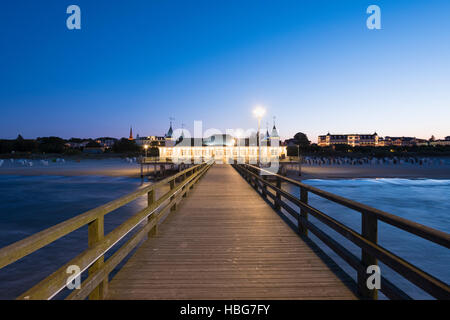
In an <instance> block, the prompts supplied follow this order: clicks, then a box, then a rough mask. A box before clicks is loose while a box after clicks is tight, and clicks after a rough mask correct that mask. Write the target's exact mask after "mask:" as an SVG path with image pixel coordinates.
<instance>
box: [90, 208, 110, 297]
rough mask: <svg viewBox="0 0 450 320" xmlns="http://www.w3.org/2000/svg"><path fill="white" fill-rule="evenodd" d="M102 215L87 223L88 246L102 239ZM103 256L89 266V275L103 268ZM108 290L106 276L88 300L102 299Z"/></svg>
mask: <svg viewBox="0 0 450 320" xmlns="http://www.w3.org/2000/svg"><path fill="white" fill-rule="evenodd" d="M104 220H105V218H104V216H103V215H101V216H99V217H98V218H97V219H95V220H94V221H92V222H90V223H89V224H88V246H89V248H92V247H93V246H95V245H96V244H97V243H99V242H100V241H102V240H103V237H104V235H105V233H104ZM103 265H104V257H103V256H101V257H99V258H98V259H97V260H96V261H95V262H94V263H93V264H92V266H91V267H90V268H89V275H91V274H93V273H95V272H96V271H97V270H100V269H101V268H103ZM107 291H108V277H106V278H105V279H104V280H103V281H102V282H101V283H100V284H99V285H98V286H97V287H96V288H95V289H94V290H93V291H92V292H91V294H90V295H89V300H102V299H104V298H105V296H106V293H107Z"/></svg>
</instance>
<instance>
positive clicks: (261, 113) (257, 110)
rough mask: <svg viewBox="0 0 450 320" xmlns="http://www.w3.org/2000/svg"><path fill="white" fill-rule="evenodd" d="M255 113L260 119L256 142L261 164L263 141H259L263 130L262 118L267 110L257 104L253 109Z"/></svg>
mask: <svg viewBox="0 0 450 320" xmlns="http://www.w3.org/2000/svg"><path fill="white" fill-rule="evenodd" d="M253 114H254V115H255V117H256V118H257V119H258V135H257V136H256V143H257V146H258V166H259V165H260V161H261V143H260V141H259V140H260V130H261V118H262V117H263V116H264V115H265V114H266V110H265V109H264V108H263V107H261V106H257V107H256V108H255V109H253Z"/></svg>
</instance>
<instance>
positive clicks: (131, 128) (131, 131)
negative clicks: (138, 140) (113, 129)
mask: <svg viewBox="0 0 450 320" xmlns="http://www.w3.org/2000/svg"><path fill="white" fill-rule="evenodd" d="M128 140H134V139H133V127H132V126H130V137H129V138H128Z"/></svg>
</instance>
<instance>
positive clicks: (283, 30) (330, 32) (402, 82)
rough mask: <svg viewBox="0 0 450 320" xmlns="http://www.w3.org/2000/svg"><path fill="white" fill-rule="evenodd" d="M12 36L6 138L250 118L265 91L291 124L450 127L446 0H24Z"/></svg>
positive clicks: (149, 131)
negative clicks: (374, 16)
mask: <svg viewBox="0 0 450 320" xmlns="http://www.w3.org/2000/svg"><path fill="white" fill-rule="evenodd" d="M71 4H77V5H79V6H80V8H81V13H82V29H81V30H76V31H70V30H68V29H67V28H66V18H67V16H68V15H67V14H66V8H67V6H69V5H71ZM371 4H376V5H378V6H380V8H381V14H382V30H368V29H367V28H366V19H367V17H368V15H367V14H366V8H367V7H368V6H369V5H371ZM0 44H1V47H0V49H1V50H0V70H1V73H0V111H1V118H0V138H15V137H16V136H17V134H19V133H21V134H22V135H23V136H24V137H27V138H34V137H38V136H49V135H56V136H61V137H64V138H70V137H97V136H114V137H122V136H126V135H127V134H128V131H129V127H130V125H132V126H133V130H134V132H135V133H139V134H140V135H162V134H164V132H165V131H166V130H167V127H168V121H169V120H168V118H169V117H175V118H176V120H175V126H176V127H180V126H181V122H184V123H185V124H186V128H188V129H190V130H192V128H193V122H194V120H202V121H203V128H204V129H207V128H217V129H220V130H223V131H225V129H229V128H244V129H248V128H252V127H255V126H256V120H255V119H254V118H253V116H252V112H251V111H252V108H253V106H254V105H255V104H262V105H264V106H266V108H267V117H266V119H264V120H263V123H264V126H265V123H266V121H268V122H270V123H271V122H272V117H273V116H276V117H277V126H278V128H279V129H280V133H281V135H282V137H283V138H289V137H292V136H293V134H295V133H296V132H298V131H302V132H305V133H306V134H307V135H308V136H309V137H310V139H311V140H313V141H316V140H317V135H319V134H326V133H327V132H328V131H330V132H331V133H354V132H356V133H367V132H369V133H371V132H373V131H375V130H376V131H377V132H378V134H380V135H383V136H384V135H391V136H397V135H405V136H417V137H423V138H429V137H430V136H431V135H432V134H434V135H435V136H437V137H444V136H448V135H450V125H449V122H450V121H449V120H450V89H449V88H450V2H449V1H447V0H428V1H425V0H422V1H416V0H409V1H403V0H395V1H392V0H390V1H331V0H329V1H325V0H315V1H312V0H311V1H300V0H290V1H284V0H278V1H275V0H274V1H266V0H240V1H235V0H183V1H175V0H146V1H144V0H143V1H137V0H128V1H109V0H108V1H106V0H96V1H86V0H71V1H62V0H58V1H49V0H42V1H32V0H29V1H22V0H16V1H8V2H5V3H2V5H1V6H0Z"/></svg>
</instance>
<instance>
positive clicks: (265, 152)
mask: <svg viewBox="0 0 450 320" xmlns="http://www.w3.org/2000/svg"><path fill="white" fill-rule="evenodd" d="M172 134H173V130H172V126H171V127H170V129H169V131H168V132H167V134H166V135H165V139H166V143H165V146H161V147H158V149H159V157H160V159H178V160H180V159H181V160H183V159H186V160H192V159H194V160H208V159H215V160H216V161H221V162H224V163H231V162H233V161H235V160H239V161H249V162H252V161H256V160H257V159H258V154H259V147H258V146H257V143H256V136H255V137H254V138H253V139H252V138H241V139H238V138H235V137H232V136H231V135H228V134H224V135H222V134H220V135H213V136H211V137H208V138H205V139H202V138H184V137H183V136H182V137H180V138H179V139H178V140H175V138H174V137H173V136H172ZM285 156H286V147H285V146H281V145H280V137H279V135H278V132H277V129H276V127H275V125H274V127H273V130H272V134H271V135H270V136H266V137H264V138H263V139H261V161H262V162H268V161H274V160H275V159H277V160H278V159H280V158H283V157H285Z"/></svg>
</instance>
